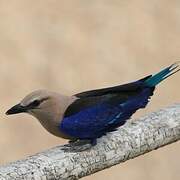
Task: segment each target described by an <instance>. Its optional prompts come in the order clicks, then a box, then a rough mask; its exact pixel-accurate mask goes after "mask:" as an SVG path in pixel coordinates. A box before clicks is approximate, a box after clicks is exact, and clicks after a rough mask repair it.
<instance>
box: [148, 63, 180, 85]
mask: <svg viewBox="0 0 180 180" xmlns="http://www.w3.org/2000/svg"><path fill="white" fill-rule="evenodd" d="M178 71H180V61H179V62H176V63H174V64H172V65H170V66H169V67H167V68H165V69H163V70H162V71H160V72H158V73H157V74H155V75H152V76H151V77H150V78H148V79H147V80H146V81H145V82H144V83H145V85H146V86H149V87H154V86H156V85H157V84H159V83H160V82H161V81H163V80H165V79H166V78H168V77H169V76H171V75H173V74H175V73H176V72H178Z"/></svg>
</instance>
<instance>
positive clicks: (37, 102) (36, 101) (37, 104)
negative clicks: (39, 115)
mask: <svg viewBox="0 0 180 180" xmlns="http://www.w3.org/2000/svg"><path fill="white" fill-rule="evenodd" d="M40 103H41V101H39V100H34V101H33V102H32V103H31V104H30V105H31V106H32V107H37V106H39V105H40Z"/></svg>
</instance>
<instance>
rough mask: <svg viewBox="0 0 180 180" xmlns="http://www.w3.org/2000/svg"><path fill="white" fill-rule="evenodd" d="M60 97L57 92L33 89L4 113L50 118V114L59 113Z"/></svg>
mask: <svg viewBox="0 0 180 180" xmlns="http://www.w3.org/2000/svg"><path fill="white" fill-rule="evenodd" d="M60 97H61V96H60V95H59V94H57V93H54V92H49V91H46V90H38V91H34V92H32V93H30V94H28V95H27V96H26V97H25V98H23V100H22V101H21V102H20V103H18V104H17V105H15V106H13V107H12V108H10V109H9V110H8V111H7V112H6V114H7V115H11V114H18V113H28V114H31V115H33V116H35V117H36V118H38V119H40V120H41V119H42V118H46V119H47V118H51V117H50V116H52V115H56V114H59V113H60V110H61V108H60V104H62V103H63V102H62V100H61V99H62V98H61V99H60Z"/></svg>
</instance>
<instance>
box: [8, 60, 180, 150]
mask: <svg viewBox="0 0 180 180" xmlns="http://www.w3.org/2000/svg"><path fill="white" fill-rule="evenodd" d="M178 71H180V62H176V63H173V64H172V65H170V66H168V67H166V68H164V69H162V70H161V71H160V72H158V73H156V74H154V75H149V76H146V77H144V78H141V79H139V80H136V81H133V82H130V83H127V84H122V85H118V86H113V87H107V88H100V89H95V90H88V91H85V92H81V93H78V94H75V95H71V96H67V95H62V94H59V93H56V92H51V91H48V90H36V91H34V92H32V93H30V94H28V95H27V96H25V97H24V98H23V99H22V100H21V101H20V103H18V104H17V105H15V106H13V107H12V108H10V109H9V110H8V111H7V112H6V114H7V115H12V114H18V113H28V114H30V115H32V116H34V117H35V118H37V119H38V120H39V122H40V123H41V125H42V126H43V127H44V128H45V129H46V130H47V131H48V132H50V133H51V134H53V135H55V136H58V137H61V138H64V139H68V140H69V142H70V143H71V142H77V141H79V142H81V141H83V140H85V141H86V140H87V141H88V142H89V143H90V144H91V145H92V146H94V145H96V144H97V139H98V138H101V137H102V136H104V135H106V134H107V133H109V132H112V131H115V130H117V128H118V127H120V126H123V125H124V124H125V123H126V122H127V120H128V119H130V118H131V116H132V115H133V114H134V113H135V112H136V111H137V110H138V109H140V108H145V107H146V105H147V104H148V102H149V100H150V98H151V96H152V95H153V93H154V90H155V88H156V86H157V85H158V84H159V83H160V82H161V81H163V80H165V79H166V78H168V77H169V76H171V75H173V74H175V73H176V72H178Z"/></svg>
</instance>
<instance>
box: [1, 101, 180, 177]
mask: <svg viewBox="0 0 180 180" xmlns="http://www.w3.org/2000/svg"><path fill="white" fill-rule="evenodd" d="M179 139H180V104H175V105H173V106H171V107H167V108H164V109H161V110H159V111H157V112H154V113H151V114H149V115H147V116H145V117H143V118H139V119H138V120H136V121H129V122H127V123H126V124H125V125H124V126H123V127H120V128H119V129H118V130H117V131H115V132H112V133H108V135H107V136H104V137H102V138H100V139H98V144H97V145H96V146H94V147H93V148H91V149H90V150H86V151H83V152H64V151H63V146H58V147H55V148H52V149H49V150H47V151H45V152H41V153H38V154H36V155H33V156H31V157H28V158H26V159H24V160H20V161H16V162H13V163H10V164H8V165H6V166H1V167H0V179H1V180H13V179H16V180H17V179H28V180H29V179H35V180H39V179H47V180H50V179H51V180H52V179H53V180H56V179H71V180H74V179H79V178H81V177H84V176H87V175H90V174H92V173H95V172H97V171H101V170H103V169H105V168H108V167H111V166H113V165H115V164H119V163H121V162H124V161H127V160H128V159H131V158H135V157H137V156H140V155H142V154H144V153H147V152H149V151H152V150H154V149H157V148H159V147H162V146H164V145H167V144H170V143H173V142H175V141H177V140H179Z"/></svg>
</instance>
